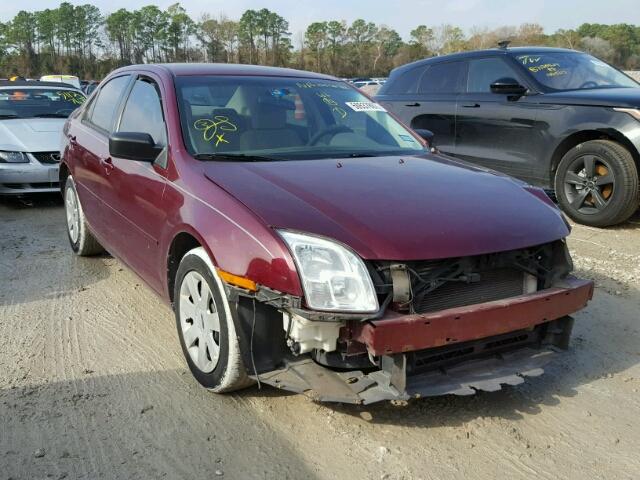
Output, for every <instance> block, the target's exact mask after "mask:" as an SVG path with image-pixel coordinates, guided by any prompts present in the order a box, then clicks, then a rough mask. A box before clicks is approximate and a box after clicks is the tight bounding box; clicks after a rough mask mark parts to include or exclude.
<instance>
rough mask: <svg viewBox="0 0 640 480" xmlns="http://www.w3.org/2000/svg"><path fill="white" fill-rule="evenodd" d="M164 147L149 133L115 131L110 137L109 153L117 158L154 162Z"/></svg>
mask: <svg viewBox="0 0 640 480" xmlns="http://www.w3.org/2000/svg"><path fill="white" fill-rule="evenodd" d="M162 149H163V147H162V146H159V145H156V144H155V142H154V141H153V138H151V135H149V134H148V133H142V132H115V133H112V134H111V136H110V137H109V154H110V155H111V156H112V157H116V158H125V159H127V160H139V161H141V162H153V161H155V159H156V158H158V155H160V152H161V151H162Z"/></svg>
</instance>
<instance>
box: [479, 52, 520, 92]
mask: <svg viewBox="0 0 640 480" xmlns="http://www.w3.org/2000/svg"><path fill="white" fill-rule="evenodd" d="M501 78H513V79H515V80H518V75H517V73H516V72H515V70H514V69H513V68H511V67H510V66H509V65H507V63H506V62H505V61H504V60H503V59H501V58H495V57H494V58H478V59H476V60H470V61H469V74H468V77H467V93H491V84H492V83H494V82H495V81H496V80H499V79H501Z"/></svg>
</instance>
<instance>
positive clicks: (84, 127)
mask: <svg viewBox="0 0 640 480" xmlns="http://www.w3.org/2000/svg"><path fill="white" fill-rule="evenodd" d="M130 81H131V75H121V76H118V77H114V78H112V79H110V80H109V81H108V82H106V83H105V84H104V85H103V86H102V87H101V89H100V91H99V92H98V93H97V95H96V96H94V97H93V99H92V101H91V104H89V105H88V106H87V109H86V111H85V112H84V114H83V116H82V119H81V121H80V122H78V123H76V124H75V125H76V127H75V128H74V129H72V130H71V132H70V134H71V136H70V139H69V141H70V144H71V149H72V151H73V152H74V153H73V158H74V165H73V175H74V179H75V182H76V186H77V189H78V195H79V196H80V201H81V203H82V207H83V209H84V212H85V215H86V216H87V220H88V221H89V224H90V225H91V229H92V230H93V231H94V233H96V234H97V236H98V237H99V238H100V239H101V240H102V241H103V242H104V243H105V247H107V248H110V243H109V242H108V241H105V239H107V238H109V233H110V232H109V230H108V227H107V224H106V222H105V219H106V216H105V208H106V205H105V198H104V187H105V184H106V183H107V180H108V171H107V169H106V168H105V163H104V159H106V158H108V156H109V134H110V133H111V131H112V129H113V122H114V119H115V113H116V111H117V109H118V106H119V105H120V103H121V101H122V97H123V96H124V92H125V91H126V89H127V86H128V85H129V82H130Z"/></svg>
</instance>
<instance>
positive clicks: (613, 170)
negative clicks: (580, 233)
mask: <svg viewBox="0 0 640 480" xmlns="http://www.w3.org/2000/svg"><path fill="white" fill-rule="evenodd" d="M555 191H556V197H557V199H558V203H559V204H560V206H561V207H562V210H564V212H565V213H566V214H567V215H569V216H570V217H571V218H572V219H573V220H575V221H576V222H578V223H583V224H585V225H591V226H593V227H607V226H609V225H615V224H618V223H621V222H624V221H625V220H627V219H628V218H629V217H630V216H631V215H633V213H634V212H635V211H636V210H637V209H638V206H639V205H640V186H639V184H638V169H637V168H636V164H635V162H634V160H633V157H632V156H631V153H630V152H629V151H628V150H627V149H626V148H624V147H623V146H622V145H620V144H618V143H615V142H612V141H610V140H591V141H588V142H585V143H582V144H580V145H577V146H576V147H574V148H572V149H571V150H569V152H567V154H566V155H565V156H564V157H563V158H562V160H561V161H560V164H559V165H558V169H557V171H556V176H555Z"/></svg>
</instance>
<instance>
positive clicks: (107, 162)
mask: <svg viewBox="0 0 640 480" xmlns="http://www.w3.org/2000/svg"><path fill="white" fill-rule="evenodd" d="M100 164H101V165H102V168H104V171H105V172H106V174H107V175H109V174H110V173H111V170H113V168H114V167H113V160H111V157H107V158H101V159H100Z"/></svg>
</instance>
